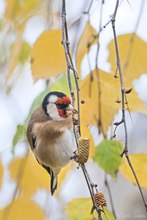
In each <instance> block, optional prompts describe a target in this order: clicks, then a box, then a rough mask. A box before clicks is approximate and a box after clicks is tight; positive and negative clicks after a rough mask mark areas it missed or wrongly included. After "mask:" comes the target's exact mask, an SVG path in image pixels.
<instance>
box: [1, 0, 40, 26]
mask: <svg viewBox="0 0 147 220" xmlns="http://www.w3.org/2000/svg"><path fill="white" fill-rule="evenodd" d="M40 3H41V0H35V1H34V0H29V1H24V0H23V1H20V0H7V2H6V12H5V18H6V20H8V21H16V20H17V21H18V22H19V23H20V22H22V20H23V19H24V18H25V17H27V16H28V15H29V14H30V13H31V12H32V11H33V10H34V9H36V8H37V6H38V7H39V4H40ZM20 18H21V20H20Z"/></svg>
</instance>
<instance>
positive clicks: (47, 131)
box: [27, 91, 77, 195]
mask: <svg viewBox="0 0 147 220" xmlns="http://www.w3.org/2000/svg"><path fill="white" fill-rule="evenodd" d="M76 113H77V111H76V110H75V108H74V107H73V106H72V105H71V100H70V98H69V96H67V95H66V94H64V93H63V92H58V91H52V92H49V93H48V94H47V95H46V96H45V97H44V99H43V101H42V104H41V105H40V106H39V107H38V108H37V109H36V110H35V111H34V112H33V113H32V115H31V117H30V120H29V123H28V126H27V139H28V142H29V145H30V148H31V150H32V152H33V153H34V155H35V158H36V160H37V162H38V163H39V164H40V165H41V166H42V167H43V168H44V169H45V170H46V171H47V172H48V174H49V175H50V178H51V181H50V191H51V195H53V194H54V192H55V190H56V189H57V181H58V174H59V172H60V171H61V169H62V168H63V167H64V166H66V165H67V164H68V163H69V161H70V159H71V157H72V156H73V152H74V150H75V138H74V132H73V114H76Z"/></svg>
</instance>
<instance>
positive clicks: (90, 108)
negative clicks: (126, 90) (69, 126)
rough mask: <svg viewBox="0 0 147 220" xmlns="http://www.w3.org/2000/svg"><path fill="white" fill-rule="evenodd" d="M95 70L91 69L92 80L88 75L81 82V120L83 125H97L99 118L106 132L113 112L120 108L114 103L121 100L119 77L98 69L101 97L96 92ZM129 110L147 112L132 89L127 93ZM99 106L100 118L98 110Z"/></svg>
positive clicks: (112, 118)
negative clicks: (116, 77)
mask: <svg viewBox="0 0 147 220" xmlns="http://www.w3.org/2000/svg"><path fill="white" fill-rule="evenodd" d="M96 74H97V72H96V70H94V71H93V80H92V81H91V76H90V74H88V76H87V77H86V78H85V79H84V80H82V83H81V86H80V88H81V92H80V95H81V99H84V100H85V104H84V105H81V122H82V123H83V124H85V125H93V124H94V125H96V126H97V125H98V121H99V120H101V124H102V126H103V131H104V133H105V134H106V132H107V130H108V127H109V126H110V125H111V124H112V122H113V120H114V116H115V114H116V113H117V112H118V110H119V109H121V104H118V103H116V101H117V100H121V93H120V84H119V79H115V78H114V77H113V75H111V74H109V73H106V72H104V71H102V70H99V75H100V77H99V78H100V80H99V82H100V86H101V97H100V96H99V94H98V83H97V76H96ZM127 99H128V103H129V109H130V111H136V112H142V113H147V109H146V108H145V105H144V104H143V102H142V101H141V100H140V99H139V98H138V96H137V93H136V92H135V90H134V89H133V90H132V92H131V93H130V94H128V95H127ZM99 107H100V108H101V118H100V111H99ZM126 108H127V106H126Z"/></svg>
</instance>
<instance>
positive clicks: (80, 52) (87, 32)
mask: <svg viewBox="0 0 147 220" xmlns="http://www.w3.org/2000/svg"><path fill="white" fill-rule="evenodd" d="M96 35H97V32H96V30H95V29H94V28H93V27H92V26H91V24H90V23H89V21H88V22H87V24H86V26H85V29H84V31H83V33H82V36H81V38H80V40H79V44H78V46H77V51H76V65H77V70H78V73H80V72H81V62H82V60H83V58H84V56H85V54H86V53H88V52H89V47H88V44H89V43H92V45H93V44H96V38H93V37H94V36H96Z"/></svg>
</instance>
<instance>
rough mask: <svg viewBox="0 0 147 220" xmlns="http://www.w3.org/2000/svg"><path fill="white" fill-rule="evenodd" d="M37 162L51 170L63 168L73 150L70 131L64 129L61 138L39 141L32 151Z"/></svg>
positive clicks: (73, 142)
mask: <svg viewBox="0 0 147 220" xmlns="http://www.w3.org/2000/svg"><path fill="white" fill-rule="evenodd" d="M34 150H35V151H36V152H35V155H36V156H37V158H38V160H39V161H40V162H41V163H43V164H45V165H46V166H50V167H52V168H61V167H63V166H65V165H66V164H67V163H68V162H69V161H70V158H71V156H72V155H73V151H74V150H75V141H74V135H73V131H72V129H65V131H64V132H63V133H62V135H61V136H59V137H58V138H55V139H54V140H53V139H52V138H48V139H47V140H46V141H45V140H44V139H40V140H39V141H38V145H37V146H36V148H35V149H34Z"/></svg>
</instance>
